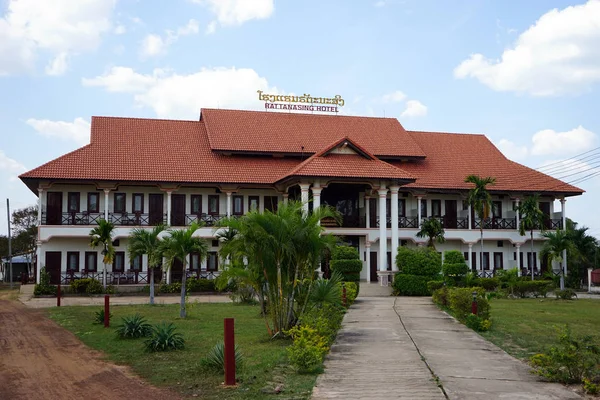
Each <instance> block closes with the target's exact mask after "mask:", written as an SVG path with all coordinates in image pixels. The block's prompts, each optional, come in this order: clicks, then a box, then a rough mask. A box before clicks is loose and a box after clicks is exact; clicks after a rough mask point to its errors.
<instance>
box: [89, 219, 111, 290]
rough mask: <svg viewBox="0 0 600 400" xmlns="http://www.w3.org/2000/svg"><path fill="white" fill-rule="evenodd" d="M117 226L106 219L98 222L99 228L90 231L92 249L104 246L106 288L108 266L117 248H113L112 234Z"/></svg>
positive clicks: (103, 259) (103, 272)
mask: <svg viewBox="0 0 600 400" xmlns="http://www.w3.org/2000/svg"><path fill="white" fill-rule="evenodd" d="M114 229H115V226H114V225H113V224H112V222H108V221H106V220H105V219H101V220H100V221H98V226H97V227H95V228H94V229H92V230H91V231H90V247H91V248H92V249H95V248H96V247H98V246H100V245H102V247H103V250H102V256H103V258H102V262H103V264H104V268H103V270H102V284H103V286H104V288H106V264H112V263H113V260H114V257H115V248H114V247H113V244H112V242H113V240H112V233H113V230H114Z"/></svg>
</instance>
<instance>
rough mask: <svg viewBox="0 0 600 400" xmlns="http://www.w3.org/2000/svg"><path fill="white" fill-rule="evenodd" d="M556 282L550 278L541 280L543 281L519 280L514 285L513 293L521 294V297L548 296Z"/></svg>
mask: <svg viewBox="0 0 600 400" xmlns="http://www.w3.org/2000/svg"><path fill="white" fill-rule="evenodd" d="M553 286H554V283H553V282H552V281H550V280H541V281H531V280H528V281H518V282H515V283H514V285H513V294H514V295H515V296H519V297H521V298H525V297H529V296H534V297H539V296H542V297H546V296H547V295H548V292H549V291H550V289H552V287H553Z"/></svg>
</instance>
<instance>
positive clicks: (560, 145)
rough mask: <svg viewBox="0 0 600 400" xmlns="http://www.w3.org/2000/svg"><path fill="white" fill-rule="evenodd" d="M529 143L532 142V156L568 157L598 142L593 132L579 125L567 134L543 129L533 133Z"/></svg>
mask: <svg viewBox="0 0 600 400" xmlns="http://www.w3.org/2000/svg"><path fill="white" fill-rule="evenodd" d="M531 141H532V142H533V147H532V149H531V154H533V155H536V156H546V155H561V156H569V155H573V154H576V153H581V152H584V151H586V150H589V149H591V148H592V147H594V146H595V144H596V143H597V142H598V137H597V135H596V134H595V133H594V132H591V131H588V130H587V129H585V128H584V127H583V126H581V125H579V126H578V127H577V128H575V129H571V130H570V131H567V132H556V131H554V130H552V129H544V130H542V131H539V132H537V133H535V134H534V135H533V137H532V138H531Z"/></svg>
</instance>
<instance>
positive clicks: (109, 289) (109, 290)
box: [104, 285, 117, 294]
mask: <svg viewBox="0 0 600 400" xmlns="http://www.w3.org/2000/svg"><path fill="white" fill-rule="evenodd" d="M104 293H106V294H116V293H117V288H116V287H114V286H113V285H107V286H106V289H104Z"/></svg>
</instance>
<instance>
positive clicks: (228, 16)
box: [192, 0, 275, 34]
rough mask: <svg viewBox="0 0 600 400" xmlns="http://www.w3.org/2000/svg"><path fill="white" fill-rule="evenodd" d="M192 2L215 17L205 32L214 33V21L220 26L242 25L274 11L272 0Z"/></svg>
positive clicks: (194, 0) (197, 0)
mask: <svg viewBox="0 0 600 400" xmlns="http://www.w3.org/2000/svg"><path fill="white" fill-rule="evenodd" d="M192 2H194V3H198V4H201V5H204V6H206V7H208V9H209V10H210V11H211V12H212V13H213V14H215V16H216V18H217V19H216V21H213V22H211V23H210V24H209V25H208V28H207V30H206V33H207V34H210V33H214V31H215V30H216V27H217V25H216V22H218V23H219V24H220V25H222V26H235V25H242V24H243V23H244V22H247V21H251V20H253V19H267V18H269V17H270V16H271V15H273V12H274V11H275V4H274V0H192Z"/></svg>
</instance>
